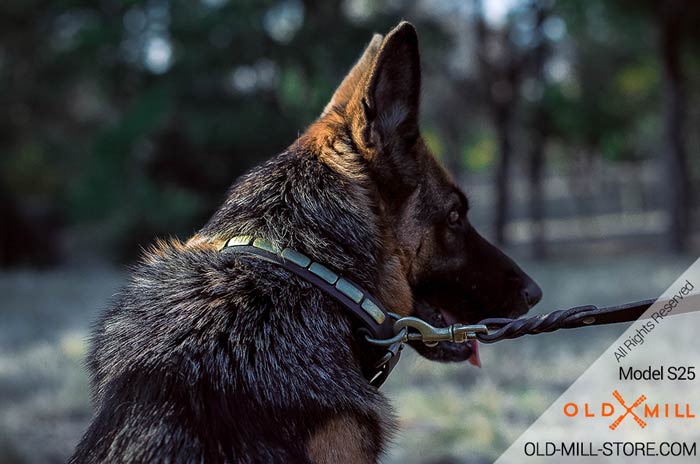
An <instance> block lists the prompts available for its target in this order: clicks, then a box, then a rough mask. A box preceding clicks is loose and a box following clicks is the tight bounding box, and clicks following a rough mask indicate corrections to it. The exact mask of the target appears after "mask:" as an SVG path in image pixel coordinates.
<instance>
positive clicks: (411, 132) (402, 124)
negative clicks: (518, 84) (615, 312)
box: [323, 22, 542, 361]
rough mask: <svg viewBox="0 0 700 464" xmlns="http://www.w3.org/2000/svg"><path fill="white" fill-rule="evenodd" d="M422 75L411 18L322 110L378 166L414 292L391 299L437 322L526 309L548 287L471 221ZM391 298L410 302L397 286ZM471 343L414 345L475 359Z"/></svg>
mask: <svg viewBox="0 0 700 464" xmlns="http://www.w3.org/2000/svg"><path fill="white" fill-rule="evenodd" d="M420 80H421V76H420V58H419V53H418V37H417V35H416V31H415V29H414V28H413V26H412V25H411V24H409V23H406V22H404V23H401V24H399V25H398V26H397V27H396V28H395V29H394V30H392V31H391V32H390V33H389V34H388V35H387V36H386V37H385V38H382V37H381V36H379V35H375V37H374V38H373V39H372V41H371V43H370V44H369V46H368V47H367V49H366V50H365V52H364V54H363V55H362V57H361V58H360V60H359V61H358V62H357V64H356V65H355V67H354V68H353V69H352V70H351V71H350V73H349V74H348V76H347V77H346V78H345V80H344V81H343V82H342V83H341V85H340V87H339V88H338V90H337V91H336V93H335V95H334V96H333V98H332V100H331V102H330V103H329V104H328V106H327V107H326V109H325V110H324V115H323V117H326V118H327V119H332V120H334V121H337V122H338V123H340V124H342V125H343V127H345V128H346V131H347V132H348V133H349V134H350V137H351V139H352V144H353V145H354V147H353V148H354V149H356V150H357V151H359V152H360V153H361V155H362V157H363V158H364V159H365V160H366V161H367V164H368V165H369V167H370V169H369V170H370V172H371V176H370V177H371V179H372V184H373V186H374V188H375V189H376V191H377V192H378V196H379V198H380V203H381V204H380V205H379V209H380V211H381V214H380V216H381V217H382V218H385V219H384V221H385V222H384V224H383V228H384V229H385V231H384V234H385V235H386V236H387V237H388V238H387V243H390V245H389V249H388V252H387V255H388V256H393V258H395V261H397V262H398V263H400V264H398V265H397V266H396V267H397V268H398V269H394V273H395V274H400V275H399V276H398V277H397V276H396V275H394V276H392V279H397V278H398V279H399V280H401V282H399V283H398V284H397V283H396V282H395V283H394V285H393V288H394V289H395V290H396V291H397V292H400V289H402V288H403V289H404V293H406V292H407V293H409V294H410V304H409V307H408V308H403V307H395V306H394V305H393V304H390V305H389V307H390V308H391V310H393V311H396V312H398V313H400V314H402V315H416V316H418V317H420V318H422V319H424V320H426V321H427V322H430V323H431V324H433V325H436V326H445V325H447V324H450V323H455V322H461V323H474V322H477V321H479V320H481V319H483V318H486V317H516V316H519V315H522V314H524V313H525V312H527V310H528V309H529V308H531V307H532V306H533V305H535V304H536V303H537V302H538V301H539V300H540V298H541V296H542V292H541V290H540V288H539V287H538V286H537V284H536V283H535V282H534V281H533V280H532V279H531V278H530V277H529V276H528V275H527V274H525V273H524V272H523V271H522V270H521V269H520V268H519V267H518V266H517V265H516V264H515V263H514V262H513V261H512V260H511V259H510V258H508V257H507V256H506V255H504V254H503V253H502V252H501V251H499V250H498V249H497V248H495V247H494V246H493V245H491V244H490V243H488V242H487V241H486V240H485V239H483V238H482V237H481V236H480V235H479V234H478V233H477V231H476V230H475V229H474V228H473V227H472V225H471V224H470V223H469V218H468V211H469V204H468V202H467V198H466V196H465V195H464V194H463V193H462V191H461V190H460V189H459V187H457V186H456V185H455V183H454V182H453V180H452V179H451V178H450V176H449V175H448V174H447V173H446V172H445V171H444V169H443V168H442V167H441V166H440V165H439V163H438V162H437V161H436V160H435V158H434V157H433V156H432V154H431V153H430V152H429V150H428V148H427V146H426V145H425V143H424V142H423V139H422V138H421V135H420V130H419V126H418V107H419V95H420ZM456 117H458V116H456ZM387 259H389V258H387ZM388 299H391V300H393V301H394V302H399V303H400V302H405V301H406V300H405V298H402V297H401V296H399V295H398V294H397V295H391V294H389V298H388ZM466 347H467V345H456V344H447V343H441V344H439V345H438V346H436V347H433V348H429V347H426V346H425V345H423V344H422V343H418V344H416V345H415V348H416V349H417V350H418V351H419V352H420V353H421V354H423V355H424V356H426V357H428V358H431V359H437V360H443V361H448V360H449V361H457V360H463V359H466V358H468V357H469V356H470V354H471V353H472V350H470V349H468V348H466ZM471 360H472V361H474V360H475V359H474V358H472V359H471ZM477 361H478V360H477Z"/></svg>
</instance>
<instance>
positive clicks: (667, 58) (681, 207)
mask: <svg viewBox="0 0 700 464" xmlns="http://www.w3.org/2000/svg"><path fill="white" fill-rule="evenodd" d="M687 5H688V3H687V2H686V1H685V0H665V1H660V2H659V3H658V7H659V11H658V14H657V18H658V26H659V40H660V43H659V61H660V62H661V67H662V70H663V71H662V78H663V115H664V141H663V144H664V159H665V164H666V175H667V180H666V182H665V188H666V189H667V190H668V202H669V209H668V211H669V215H670V223H669V231H668V232H669V240H670V245H671V249H672V250H673V251H676V252H682V251H684V250H685V249H686V248H687V245H688V243H687V242H688V215H689V214H690V194H691V192H690V178H689V173H688V159H687V154H686V151H685V147H684V134H683V123H684V116H685V96H684V89H683V86H684V77H683V66H682V63H681V42H682V28H681V27H682V22H683V16H684V13H685V11H686V6H687Z"/></svg>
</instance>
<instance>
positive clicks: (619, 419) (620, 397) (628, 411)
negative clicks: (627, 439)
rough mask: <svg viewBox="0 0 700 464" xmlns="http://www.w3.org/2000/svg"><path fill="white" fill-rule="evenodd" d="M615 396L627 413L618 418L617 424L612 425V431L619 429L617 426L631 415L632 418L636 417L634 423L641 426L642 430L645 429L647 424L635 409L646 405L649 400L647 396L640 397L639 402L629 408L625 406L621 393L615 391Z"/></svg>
mask: <svg viewBox="0 0 700 464" xmlns="http://www.w3.org/2000/svg"><path fill="white" fill-rule="evenodd" d="M613 396H614V397H615V399H616V400H617V401H619V403H620V404H621V405H622V407H623V408H625V413H624V414H622V415H620V417H618V418H617V419H615V422H613V423H612V424H610V430H615V429H616V428H617V426H618V425H620V422H622V420H623V419H624V418H625V417H627V416H628V415H629V414H631V415H632V417H634V421H635V422H636V423H637V424H639V426H640V427H641V428H644V427H646V426H647V423H646V422H644V421H643V420H642V419H641V418H640V417H639V416H638V415H637V414H636V413H635V412H634V411H633V409H634V408H636V407H637V406H639V405H640V404H642V403H644V402H645V401H646V400H647V397H646V395H642V396H640V397H639V398H637V401H635V402H634V403H632V406H627V405H626V404H625V400H624V399H622V395H620V392H619V391H617V390H615V391H613Z"/></svg>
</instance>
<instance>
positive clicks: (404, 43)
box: [348, 22, 420, 154]
mask: <svg viewBox="0 0 700 464" xmlns="http://www.w3.org/2000/svg"><path fill="white" fill-rule="evenodd" d="M419 99H420V56H419V54H418V35H417V34H416V30H415V28H414V27H413V25H411V24H410V23H407V22H402V23H400V24H399V25H398V26H396V27H395V28H394V29H393V30H392V31H391V32H390V33H389V34H388V35H387V36H386V38H385V39H384V42H383V43H382V46H381V48H380V49H379V53H378V54H377V57H376V59H375V61H374V68H373V69H372V70H371V72H370V73H369V74H367V75H366V76H365V80H364V82H363V83H362V85H360V86H358V87H357V88H356V89H355V93H354V95H353V97H352V100H351V101H350V103H349V104H348V110H349V112H350V113H351V114H352V116H353V117H354V120H353V121H352V131H353V136H354V138H355V140H356V141H357V142H358V143H359V144H360V145H361V146H363V147H364V148H365V149H367V150H369V151H371V152H373V153H376V154H381V153H384V152H387V151H392V150H393V149H394V148H395V147H396V148H398V147H397V144H400V145H403V144H404V143H405V142H408V143H412V141H413V140H415V139H416V137H417V136H418V102H419Z"/></svg>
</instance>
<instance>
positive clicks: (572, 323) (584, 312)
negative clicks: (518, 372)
mask: <svg viewBox="0 0 700 464" xmlns="http://www.w3.org/2000/svg"><path fill="white" fill-rule="evenodd" d="M654 301H656V300H655V299H649V300H642V301H635V302H633V303H626V304H622V305H616V306H606V307H603V308H599V307H597V306H594V305H585V306H577V307H575V308H571V309H564V310H560V311H553V312H551V313H547V314H540V315H537V316H533V317H528V318H523V319H506V318H492V319H484V320H482V321H481V322H479V325H484V326H486V327H487V328H488V333H483V332H478V333H476V339H477V340H479V341H480V342H483V343H495V342H497V341H500V340H508V339H513V338H519V337H522V336H524V335H536V334H540V333H545V332H554V331H555V330H559V329H573V328H577V327H586V326H593V325H606V324H615V323H618V322H631V321H634V320H637V319H639V318H640V317H641V316H642V315H643V314H644V312H645V311H646V310H647V309H649V307H650V306H651V305H652V304H653V303H654Z"/></svg>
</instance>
